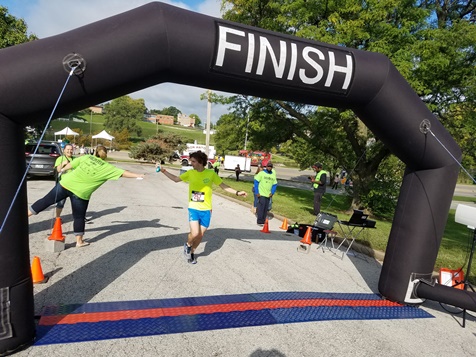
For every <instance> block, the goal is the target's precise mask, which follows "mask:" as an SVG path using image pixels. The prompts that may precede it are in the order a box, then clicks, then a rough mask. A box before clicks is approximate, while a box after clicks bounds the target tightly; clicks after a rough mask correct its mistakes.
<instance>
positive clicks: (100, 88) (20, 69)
mask: <svg viewBox="0 0 476 357" xmlns="http://www.w3.org/2000/svg"><path fill="white" fill-rule="evenodd" d="M68 55H70V58H71V57H72V58H75V57H76V58H77V59H78V60H68V59H66V60H64V59H65V58H68ZM64 61H65V63H63V62H64ZM76 64H79V67H78V68H77V71H76V72H77V74H75V75H74V77H73V78H71V80H70V81H69V83H68V86H67V88H66V90H65V93H64V95H63V97H62V99H61V102H60V103H59V105H58V108H57V111H56V113H55V115H57V116H61V115H65V114H68V113H71V112H73V111H77V110H80V109H83V108H86V107H88V106H90V105H94V104H96V103H101V102H104V101H107V100H110V99H113V98H116V97H119V96H121V95H126V94H128V93H131V92H134V91H137V90H140V89H143V88H146V87H149V86H152V85H156V84H158V83H163V82H174V83H180V84H185V85H191V86H198V87H203V88H210V89H215V90H223V91H227V92H234V93H241V94H247V95H254V96H258V97H266V98H273V99H282V100H288V101H295V102H301V103H307V104H315V105H323V106H330V107H341V108H349V109H352V110H353V111H354V112H355V113H356V114H357V115H358V116H359V118H360V119H361V120H362V121H363V122H364V123H365V124H366V125H367V126H368V127H369V129H370V130H372V132H373V133H374V134H375V135H376V136H377V137H378V138H379V139H380V140H382V141H383V142H384V143H385V145H387V146H388V147H389V148H390V149H391V150H392V152H393V153H394V154H395V155H397V156H398V157H399V158H400V159H401V160H402V161H403V162H405V164H406V167H407V168H406V171H405V174H404V177H403V183H402V187H401V192H400V196H399V200H398V206H397V209H396V213H395V217H394V221H393V226H392V230H391V233H390V237H389V243H388V248H387V251H386V256H385V261H384V264H383V268H382V273H381V276H380V280H379V290H380V292H381V294H382V295H383V296H385V297H386V298H388V299H390V300H394V301H399V302H403V303H419V302H421V301H422V299H424V298H431V299H433V300H437V301H442V302H447V303H450V304H453V305H455V306H460V307H463V308H467V309H470V310H473V311H476V304H475V298H474V293H470V292H466V291H461V290H457V289H452V288H449V287H445V286H435V287H432V286H431V285H428V284H427V283H425V281H427V280H430V277H431V272H432V270H433V267H434V264H435V261H436V256H437V253H438V249H439V245H440V241H441V238H442V235H443V230H444V227H445V223H446V220H447V216H448V211H449V208H450V204H451V199H452V195H453V191H454V187H455V185H456V179H457V175H458V171H459V166H458V164H457V163H456V162H454V160H453V159H452V158H451V157H450V155H448V153H447V152H446V151H445V150H444V148H442V146H441V145H440V144H439V143H437V141H436V140H435V139H434V138H433V137H431V136H430V135H426V134H425V133H424V132H425V130H422V126H424V127H428V126H431V131H432V132H433V133H434V134H435V135H436V136H437V137H438V138H439V139H440V141H441V142H442V143H443V144H444V146H445V147H446V148H447V149H448V150H449V151H450V152H451V153H452V155H453V156H454V157H456V158H458V159H460V157H461V152H460V149H459V147H458V146H457V144H456V143H455V142H454V140H453V139H452V138H451V136H450V135H449V134H448V132H447V131H446V130H445V129H444V128H443V127H442V125H441V124H440V123H439V122H438V120H437V119H436V118H435V117H434V116H433V115H432V114H431V112H430V111H429V110H428V109H427V107H426V106H425V105H424V104H423V103H422V101H421V100H420V98H419V97H418V96H417V95H416V93H415V92H414V91H413V90H412V89H411V88H410V86H409V85H408V83H407V82H406V81H405V80H404V79H403V77H402V76H401V75H400V74H399V73H398V71H397V70H396V69H395V67H394V66H393V65H392V64H391V63H390V61H389V60H388V59H387V58H386V57H385V56H383V55H380V54H377V53H370V52H363V51H358V50H354V49H347V48H342V47H337V46H332V45H328V44H325V43H319V42H314V41H306V40H303V39H300V38H296V37H292V36H286V35H283V34H278V33H274V32H270V31H265V30H261V29H258V28H253V27H249V26H245V25H240V24H236V23H231V22H227V21H224V20H221V19H215V18H212V17H208V16H205V15H200V14H197V13H193V12H190V11H186V10H182V9H179V8H176V7H173V6H169V5H165V4H161V3H150V4H148V5H145V6H142V7H139V8H137V9H135V10H132V11H129V12H126V13H123V14H120V15H117V16H114V17H110V18H107V19H105V20H102V21H99V22H96V23H93V24H90V25H87V26H84V27H81V28H78V29H76V30H73V31H69V32H66V33H64V34H61V35H58V36H53V37H49V38H45V39H42V40H38V41H34V42H30V43H26V44H22V45H18V46H14V47H9V48H6V49H2V50H1V51H0V76H1V80H0V148H1V150H0V152H2V153H3V154H2V156H1V157H0V163H1V164H0V167H3V170H2V174H1V182H2V185H0V197H1V201H0V217H1V218H2V220H3V218H4V217H5V215H6V213H7V210H8V208H9V206H10V202H11V200H12V198H13V196H14V193H15V191H16V190H17V186H18V183H19V182H20V181H21V178H22V176H23V174H24V170H25V159H24V137H23V129H22V128H23V127H24V126H26V125H29V124H33V123H38V122H46V121H47V119H48V117H49V115H50V113H51V110H52V108H53V107H54V104H55V102H56V100H57V97H58V95H59V93H60V90H61V88H62V86H63V85H64V82H65V79H66V77H67V75H68V74H67V73H69V69H70V68H71V67H72V66H73V67H74V66H75V65H76ZM64 67H66V69H67V71H65V68H64ZM425 120H426V121H425ZM424 121H425V122H426V123H427V124H425V125H422V123H423V122H424ZM423 129H424V128H423ZM26 207H27V197H26V185H23V186H22V187H21V192H20V194H19V197H18V199H17V201H16V202H15V204H14V206H13V208H12V211H11V215H10V217H9V219H8V221H7V222H6V225H5V227H4V230H3V232H2V233H1V236H0V319H1V321H0V353H5V352H6V351H10V350H14V349H16V348H19V347H20V346H22V345H24V344H28V343H30V342H31V341H32V339H33V338H34V335H35V328H34V319H33V318H34V316H33V315H34V309H33V287H32V280H31V276H30V262H29V247H28V220H27V215H26Z"/></svg>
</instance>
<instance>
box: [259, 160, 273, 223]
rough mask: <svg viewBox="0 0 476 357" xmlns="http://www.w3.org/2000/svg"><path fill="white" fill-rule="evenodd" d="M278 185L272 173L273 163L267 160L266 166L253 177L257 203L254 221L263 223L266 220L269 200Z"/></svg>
mask: <svg viewBox="0 0 476 357" xmlns="http://www.w3.org/2000/svg"><path fill="white" fill-rule="evenodd" d="M277 187H278V181H277V179H276V175H275V174H273V163H272V162H271V161H268V163H267V164H266V168H265V169H264V170H262V171H260V172H259V173H258V174H257V175H255V177H254V190H255V192H257V196H258V203H257V207H256V216H257V220H256V222H257V223H258V225H263V224H264V223H265V221H266V217H267V215H268V208H269V200H270V199H271V197H273V195H274V193H275V192H276V188H277Z"/></svg>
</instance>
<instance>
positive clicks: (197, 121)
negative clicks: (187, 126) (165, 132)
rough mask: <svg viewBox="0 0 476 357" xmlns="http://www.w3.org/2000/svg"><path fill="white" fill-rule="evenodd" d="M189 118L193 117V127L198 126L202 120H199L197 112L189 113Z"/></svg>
mask: <svg viewBox="0 0 476 357" xmlns="http://www.w3.org/2000/svg"><path fill="white" fill-rule="evenodd" d="M189 116H190V118H193V119H195V127H196V128H199V127H200V125H202V121H201V120H200V117H199V116H198V115H197V114H190V115H189Z"/></svg>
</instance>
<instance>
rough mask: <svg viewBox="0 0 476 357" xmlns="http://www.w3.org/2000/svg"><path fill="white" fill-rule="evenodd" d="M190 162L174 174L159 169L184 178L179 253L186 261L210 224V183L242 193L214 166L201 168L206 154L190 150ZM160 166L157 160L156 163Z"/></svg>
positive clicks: (174, 178) (192, 257) (171, 176)
mask: <svg viewBox="0 0 476 357" xmlns="http://www.w3.org/2000/svg"><path fill="white" fill-rule="evenodd" d="M190 164H191V165H192V167H193V169H192V170H188V171H186V172H184V173H183V174H181V175H180V176H176V175H174V174H171V173H170V172H168V171H167V170H166V169H163V168H161V170H160V171H162V173H163V174H164V175H165V176H167V177H168V178H169V179H170V180H172V181H174V182H181V181H184V182H188V183H189V185H188V196H189V199H188V202H189V204H188V221H189V225H190V233H188V238H187V242H186V243H185V244H184V246H183V254H184V256H185V258H186V259H187V262H188V263H190V264H196V263H197V260H196V257H195V250H196V249H197V247H198V245H199V244H200V242H201V241H202V239H203V235H204V234H205V232H206V230H207V229H208V227H209V226H210V221H211V217H212V186H213V184H215V185H217V186H220V187H221V188H222V189H223V190H225V191H226V192H229V193H233V194H235V195H237V196H244V197H246V196H247V194H246V192H245V191H236V190H235V189H233V188H231V187H230V186H228V185H226V184H225V183H223V180H222V179H221V178H220V176H218V175H217V174H216V173H215V171H214V170H208V169H206V168H205V165H206V164H207V155H206V154H205V153H203V152H201V151H196V152H194V153H192V154H190ZM156 166H157V167H160V164H157V165H156Z"/></svg>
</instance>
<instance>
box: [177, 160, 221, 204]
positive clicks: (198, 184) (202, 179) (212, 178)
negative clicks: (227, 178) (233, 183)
mask: <svg viewBox="0 0 476 357" xmlns="http://www.w3.org/2000/svg"><path fill="white" fill-rule="evenodd" d="M180 179H181V180H182V181H185V182H188V183H189V185H188V197H189V200H188V202H189V204H188V207H189V208H193V209H196V210H199V211H208V210H211V209H212V185H213V184H215V185H217V186H218V185H220V184H221V183H222V182H223V180H222V179H221V178H220V176H218V175H217V174H216V172H215V171H214V170H208V169H206V170H203V171H202V172H198V171H197V170H188V171H186V172H184V173H183V174H182V175H180Z"/></svg>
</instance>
